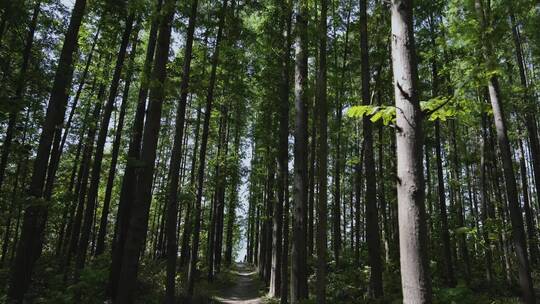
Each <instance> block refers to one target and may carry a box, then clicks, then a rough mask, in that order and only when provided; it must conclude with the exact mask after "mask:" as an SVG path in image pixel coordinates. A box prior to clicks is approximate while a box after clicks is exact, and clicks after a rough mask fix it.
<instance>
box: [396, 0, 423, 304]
mask: <svg viewBox="0 0 540 304" xmlns="http://www.w3.org/2000/svg"><path fill="white" fill-rule="evenodd" d="M391 14H392V39H391V42H392V67H393V72H394V92H395V98H396V108H397V113H396V119H397V123H396V128H397V131H396V144H397V145H396V149H397V181H398V182H397V191H398V220H399V243H400V260H401V284H402V290H403V303H406V304H409V303H417V304H420V303H431V279H430V273H429V265H428V258H427V240H426V234H427V231H426V219H425V217H426V214H425V206H424V172H423V164H422V158H423V157H422V156H423V155H422V145H423V143H422V141H423V135H422V113H421V111H420V103H419V100H418V66H417V61H416V50H415V43H414V35H413V1H412V0H393V1H392V4H391Z"/></svg>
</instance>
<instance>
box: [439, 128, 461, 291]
mask: <svg viewBox="0 0 540 304" xmlns="http://www.w3.org/2000/svg"><path fill="white" fill-rule="evenodd" d="M441 150H442V148H441V131H440V122H439V120H437V121H435V151H436V152H435V155H436V161H437V183H438V187H437V193H438V194H439V222H440V234H441V241H442V247H441V251H442V252H441V255H442V260H443V267H442V269H443V270H444V276H443V277H444V278H445V283H446V285H447V286H448V287H454V286H455V285H456V279H455V277H454V264H453V263H452V253H451V249H450V232H449V230H448V216H447V212H446V190H445V188H444V176H443V163H442V152H441Z"/></svg>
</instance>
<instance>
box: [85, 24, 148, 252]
mask: <svg viewBox="0 0 540 304" xmlns="http://www.w3.org/2000/svg"><path fill="white" fill-rule="evenodd" d="M138 37H139V28H138V27H137V28H136V29H135V31H134V35H133V41H132V42H131V51H130V53H131V54H130V59H129V66H128V69H127V71H126V76H125V78H126V79H125V82H124V91H123V93H122V104H121V105H120V113H119V114H118V123H117V124H116V133H115V135H114V141H113V147H112V152H111V164H110V166H109V174H108V176H107V185H106V187H105V198H104V199H103V207H102V210H101V218H100V221H99V222H100V224H99V232H98V237H97V244H96V252H95V254H96V255H100V254H102V253H103V252H104V250H105V237H106V235H107V225H108V218H109V209H110V203H111V196H112V190H113V187H114V178H115V176H116V164H117V163H118V155H119V152H120V144H121V142H122V132H123V130H124V119H125V116H126V110H127V106H128V103H129V89H130V86H131V81H132V76H133V69H134V67H133V65H134V64H135V57H136V55H137V44H138V42H139V41H138V39H139V38H138Z"/></svg>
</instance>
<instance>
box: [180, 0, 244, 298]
mask: <svg viewBox="0 0 540 304" xmlns="http://www.w3.org/2000/svg"><path fill="white" fill-rule="evenodd" d="M233 1H234V0H233ZM227 4H228V0H224V1H223V7H222V9H221V13H220V17H219V27H218V32H217V36H216V45H215V49H214V54H213V57H212V71H211V72H210V80H209V83H208V91H207V95H206V109H205V113H204V122H203V133H202V138H201V149H200V151H199V168H198V174H197V196H196V201H195V221H194V223H193V240H192V246H191V255H190V261H189V269H188V277H187V288H186V290H187V294H188V296H189V297H191V296H192V295H193V288H194V286H195V274H196V272H197V261H198V258H199V257H198V254H199V241H200V233H201V231H200V230H201V203H202V196H203V189H204V172H205V165H206V149H207V146H208V135H209V134H208V133H209V130H210V118H211V115H212V103H213V101H214V89H215V85H216V73H217V66H218V64H219V50H220V44H221V40H222V38H223V28H224V26H225V16H226V14H227Z"/></svg>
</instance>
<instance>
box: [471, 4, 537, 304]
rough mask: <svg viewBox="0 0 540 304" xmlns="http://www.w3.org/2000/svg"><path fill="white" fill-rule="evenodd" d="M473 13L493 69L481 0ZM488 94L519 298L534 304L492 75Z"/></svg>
mask: <svg viewBox="0 0 540 304" xmlns="http://www.w3.org/2000/svg"><path fill="white" fill-rule="evenodd" d="M475 9H476V11H477V14H478V18H479V22H480V25H481V36H480V38H481V40H482V41H484V42H485V43H486V44H487V45H486V44H484V48H483V51H484V54H483V55H484V59H485V60H486V63H487V66H488V68H494V67H496V63H495V60H494V54H493V50H492V46H491V45H490V44H489V38H490V37H487V39H486V34H485V32H486V31H487V30H488V26H489V21H488V20H487V17H486V15H485V9H484V7H483V4H482V1H481V0H475ZM488 92H489V99H490V101H491V108H492V110H493V118H494V120H495V130H496V131H497V143H498V146H499V150H500V152H501V159H502V165H503V174H504V181H505V185H506V196H507V199H508V209H509V211H510V221H511V223H512V238H513V241H514V247H515V251H516V256H517V260H518V272H519V284H520V286H521V291H522V297H523V301H524V302H525V303H535V302H536V301H535V293H534V288H533V282H532V278H531V270H530V267H529V259H528V257H527V242H526V238H525V231H524V228H523V217H522V215H521V208H520V205H519V199H518V193H517V185H516V179H515V174H514V168H513V162H512V153H511V150H510V141H509V139H508V134H507V133H508V131H507V127H506V119H505V116H504V112H503V109H502V96H501V92H500V88H499V80H498V78H497V76H496V75H492V76H490V77H489V79H488Z"/></svg>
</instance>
